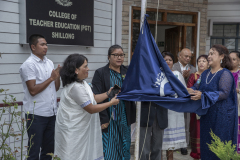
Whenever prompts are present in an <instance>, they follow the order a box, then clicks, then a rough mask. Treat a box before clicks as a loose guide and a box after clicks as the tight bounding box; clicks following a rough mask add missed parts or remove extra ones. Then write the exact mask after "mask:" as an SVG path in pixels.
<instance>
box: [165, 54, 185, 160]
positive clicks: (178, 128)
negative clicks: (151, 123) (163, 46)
mask: <svg viewBox="0 0 240 160" xmlns="http://www.w3.org/2000/svg"><path fill="white" fill-rule="evenodd" d="M162 56H163V58H164V60H165V61H166V62H167V64H168V66H169V68H170V69H171V70H172V72H173V74H174V75H175V76H176V77H177V78H178V79H179V80H180V81H181V82H182V84H183V85H184V86H185V87H187V86H186V83H185V80H184V78H183V76H182V74H181V73H180V72H178V71H174V70H173V69H172V67H173V61H174V56H173V54H172V53H170V52H163V53H162ZM185 147H187V143H186V135H185V122H184V113H179V112H175V111H172V110H168V127H167V128H166V129H165V130H164V135H163V144H162V150H166V152H167V154H166V155H167V160H173V151H174V150H176V149H179V148H185Z"/></svg>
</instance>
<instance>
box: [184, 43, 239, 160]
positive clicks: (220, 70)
mask: <svg viewBox="0 0 240 160" xmlns="http://www.w3.org/2000/svg"><path fill="white" fill-rule="evenodd" d="M208 62H209V65H210V67H211V69H208V70H205V71H204V72H203V73H202V74H201V78H200V83H195V84H194V86H193V87H192V88H189V89H188V92H189V94H191V95H193V96H191V99H192V100H199V99H202V100H201V101H202V108H203V109H208V112H207V113H206V115H203V116H201V118H200V147H201V160H209V159H211V160H212V159H218V158H217V156H216V155H215V154H214V153H213V152H212V151H210V150H209V148H208V145H207V144H211V140H213V139H212V137H211V135H210V132H211V130H212V131H213V133H214V134H216V135H217V136H218V137H219V138H220V139H221V141H224V142H225V141H230V140H231V141H232V143H233V144H236V143H237V123H238V122H237V96H236V88H235V83H234V78H233V75H232V73H231V72H230V71H229V70H232V69H233V67H232V64H231V59H230V57H229V54H228V49H227V48H226V47H224V46H222V45H213V46H212V48H211V49H210V51H209V54H208Z"/></svg>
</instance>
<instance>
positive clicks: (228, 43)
mask: <svg viewBox="0 0 240 160" xmlns="http://www.w3.org/2000/svg"><path fill="white" fill-rule="evenodd" d="M225 47H227V49H228V50H229V52H230V51H234V50H235V39H225Z"/></svg>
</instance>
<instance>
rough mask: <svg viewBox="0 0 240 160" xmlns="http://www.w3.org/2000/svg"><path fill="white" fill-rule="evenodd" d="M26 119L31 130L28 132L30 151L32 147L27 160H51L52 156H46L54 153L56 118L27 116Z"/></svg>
mask: <svg viewBox="0 0 240 160" xmlns="http://www.w3.org/2000/svg"><path fill="white" fill-rule="evenodd" d="M25 117H26V119H28V121H27V128H29V129H28V131H27V134H28V149H29V147H30V145H32V146H31V148H30V151H29V155H28V156H29V157H28V158H27V160H51V159H52V158H51V156H48V155H46V154H47V153H53V152H54V130H55V121H56V116H51V117H42V116H37V115H32V114H29V115H28V116H27V115H26V114H25ZM32 120H33V121H32ZM30 141H31V142H30ZM30 143H31V144H30Z"/></svg>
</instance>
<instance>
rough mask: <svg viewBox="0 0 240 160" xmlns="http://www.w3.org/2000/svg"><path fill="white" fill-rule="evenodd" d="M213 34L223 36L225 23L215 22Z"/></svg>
mask: <svg viewBox="0 0 240 160" xmlns="http://www.w3.org/2000/svg"><path fill="white" fill-rule="evenodd" d="M212 36H215V37H222V36H223V25H218V24H214V25H213V35H212Z"/></svg>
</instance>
